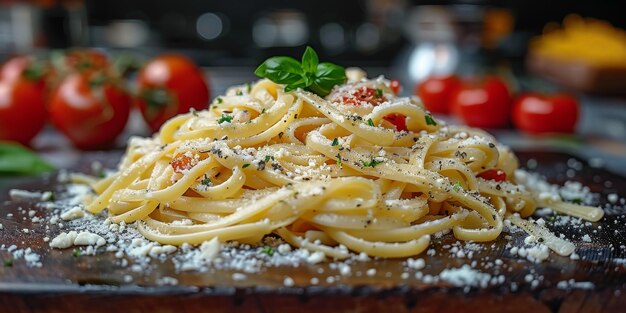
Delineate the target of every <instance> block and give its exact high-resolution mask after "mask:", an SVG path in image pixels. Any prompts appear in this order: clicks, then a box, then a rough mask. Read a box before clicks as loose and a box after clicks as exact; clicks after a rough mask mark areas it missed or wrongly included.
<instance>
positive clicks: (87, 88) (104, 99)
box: [50, 72, 132, 149]
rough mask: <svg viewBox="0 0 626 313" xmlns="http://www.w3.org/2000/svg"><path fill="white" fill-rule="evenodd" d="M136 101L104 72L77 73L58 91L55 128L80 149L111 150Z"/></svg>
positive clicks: (52, 103) (54, 103) (54, 101)
mask: <svg viewBox="0 0 626 313" xmlns="http://www.w3.org/2000/svg"><path fill="white" fill-rule="evenodd" d="M131 104H132V100H131V98H130V96H129V95H128V94H127V93H126V92H125V91H123V90H122V89H120V88H119V87H118V86H117V85H115V83H114V82H113V81H112V80H111V79H110V78H109V77H107V76H105V75H104V74H103V73H102V72H93V73H91V74H89V75H86V74H80V73H74V74H71V75H70V76H68V77H66V78H65V79H64V80H63V82H62V83H61V84H60V85H59V87H58V88H57V89H56V90H55V91H54V93H53V95H52V98H51V101H50V115H51V119H52V122H53V123H54V125H55V126H56V127H57V128H58V129H59V130H60V131H61V132H62V133H64V134H65V135H66V136H67V137H68V138H69V139H70V140H71V141H72V143H73V144H74V145H75V146H76V147H78V148H80V149H98V148H104V147H107V146H110V145H111V144H112V143H113V142H114V141H115V138H116V137H117V136H118V135H119V134H120V133H122V131H123V130H124V127H125V126H126V121H127V120H128V115H129V113H130V107H131Z"/></svg>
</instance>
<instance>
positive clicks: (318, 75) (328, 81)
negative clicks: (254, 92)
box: [254, 47, 346, 97]
mask: <svg viewBox="0 0 626 313" xmlns="http://www.w3.org/2000/svg"><path fill="white" fill-rule="evenodd" d="M254 74H256V75H257V76H259V77H261V78H267V79H269V80H271V81H273V82H275V83H278V84H283V85H285V92H290V91H293V90H296V89H297V88H302V89H306V90H308V91H312V92H314V93H316V94H318V95H319V96H322V97H324V96H326V95H328V94H329V93H330V91H331V90H332V89H333V87H334V86H335V85H340V84H343V83H345V82H346V71H345V69H344V68H343V67H341V66H339V65H336V64H332V63H319V58H318V56H317V53H316V52H315V50H313V48H311V47H307V48H306V50H305V51H304V54H303V55H302V63H300V62H298V61H297V60H296V59H294V58H291V57H286V56H279V57H271V58H269V59H267V60H265V62H263V63H262V64H261V65H259V67H257V69H256V70H255V71H254Z"/></svg>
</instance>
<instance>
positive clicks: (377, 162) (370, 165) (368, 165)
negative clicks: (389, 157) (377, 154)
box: [361, 159, 383, 167]
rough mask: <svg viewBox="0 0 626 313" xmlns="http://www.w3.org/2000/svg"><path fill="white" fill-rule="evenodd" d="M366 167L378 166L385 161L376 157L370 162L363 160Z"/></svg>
mask: <svg viewBox="0 0 626 313" xmlns="http://www.w3.org/2000/svg"><path fill="white" fill-rule="evenodd" d="M361 163H363V166H364V167H376V165H378V164H380V163H383V162H382V161H378V160H376V159H371V160H370V161H369V162H365V161H361Z"/></svg>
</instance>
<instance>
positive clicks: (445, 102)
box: [415, 76, 461, 114]
mask: <svg viewBox="0 0 626 313" xmlns="http://www.w3.org/2000/svg"><path fill="white" fill-rule="evenodd" d="M460 86H461V81H460V80H459V78H458V77H456V76H441V77H437V76H434V77H430V78H427V79H426V80H424V81H423V82H422V83H421V84H419V85H417V88H416V90H415V93H416V94H417V95H418V96H419V97H420V99H422V102H423V103H424V106H425V107H426V109H428V110H429V111H430V112H432V113H444V114H447V113H449V112H450V100H451V99H452V96H453V95H454V92H455V91H456V90H457V89H458V88H459V87H460Z"/></svg>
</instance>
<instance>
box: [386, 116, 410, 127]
mask: <svg viewBox="0 0 626 313" xmlns="http://www.w3.org/2000/svg"><path fill="white" fill-rule="evenodd" d="M383 119H384V120H385V121H387V122H389V123H391V124H393V125H394V126H395V127H396V130H397V131H408V128H406V116H404V115H402V114H389V115H387V116H385V117H383Z"/></svg>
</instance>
